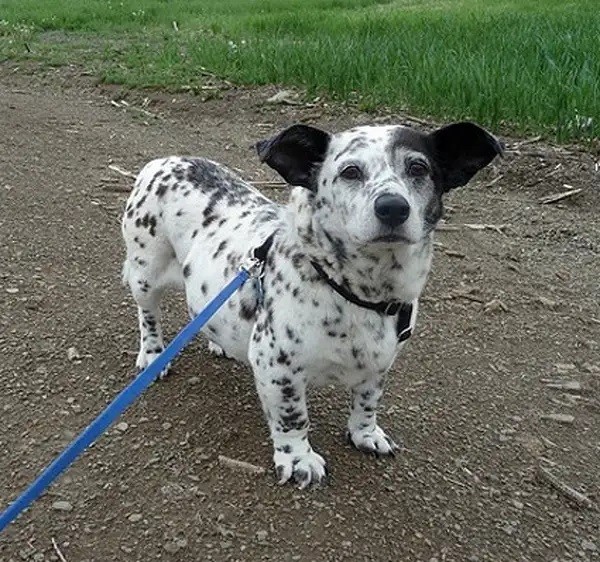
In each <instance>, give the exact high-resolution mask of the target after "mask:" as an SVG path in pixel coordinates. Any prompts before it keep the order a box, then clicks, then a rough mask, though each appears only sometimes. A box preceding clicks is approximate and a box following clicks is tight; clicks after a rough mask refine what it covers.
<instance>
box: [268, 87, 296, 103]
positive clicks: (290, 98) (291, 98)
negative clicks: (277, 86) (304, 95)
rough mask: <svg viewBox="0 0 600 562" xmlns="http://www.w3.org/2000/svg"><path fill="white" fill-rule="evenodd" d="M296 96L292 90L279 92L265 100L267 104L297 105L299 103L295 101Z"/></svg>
mask: <svg viewBox="0 0 600 562" xmlns="http://www.w3.org/2000/svg"><path fill="white" fill-rule="evenodd" d="M297 97H298V96H297V95H296V93H295V92H294V91H292V90H280V91H279V92H277V93H276V94H275V95H273V96H271V97H270V98H268V99H267V103H274V104H284V105H298V104H299V103H300V102H299V101H298V100H297Z"/></svg>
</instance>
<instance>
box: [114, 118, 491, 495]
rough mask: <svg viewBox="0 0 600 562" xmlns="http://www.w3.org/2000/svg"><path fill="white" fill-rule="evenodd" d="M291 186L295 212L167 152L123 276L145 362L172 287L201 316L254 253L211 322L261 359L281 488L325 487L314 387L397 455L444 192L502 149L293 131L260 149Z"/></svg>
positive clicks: (250, 356) (157, 344) (372, 131)
mask: <svg viewBox="0 0 600 562" xmlns="http://www.w3.org/2000/svg"><path fill="white" fill-rule="evenodd" d="M256 150H257V152H258V156H259V158H260V160H261V161H262V162H264V163H266V164H267V165H268V166H270V167H271V168H273V169H274V170H275V171H277V172H278V173H279V174H280V175H281V176H282V177H283V179H284V180H285V181H286V182H287V183H288V184H289V185H290V186H292V189H291V191H290V200H289V203H288V205H287V206H283V205H279V204H276V203H274V202H273V201H271V200H269V199H268V198H267V197H265V196H264V195H263V194H261V193H260V192H259V191H258V190H256V189H255V188H254V187H252V186H251V185H250V184H249V183H247V182H245V181H244V180H243V179H242V178H240V177H239V176H238V175H237V174H235V173H233V172H232V171H230V170H229V169H227V168H226V167H224V166H222V165H220V164H217V163H215V162H213V161H210V160H207V159H204V158H182V157H170V158H165V159H158V160H153V161H152V162H150V163H148V164H147V165H146V166H145V167H144V168H143V169H142V171H141V172H140V174H139V176H138V177H137V179H136V181H135V185H134V188H133V191H132V193H131V195H130V197H129V200H128V202H127V205H126V209H125V213H124V216H123V221H122V233H123V237H124V240H125V245H126V252H127V257H126V260H125V264H124V268H123V280H124V283H126V284H128V285H129V287H130V289H131V293H132V295H133V298H134V300H135V302H136V303H137V305H138V317H139V327H140V338H141V341H140V351H139V354H138V357H137V362H136V364H137V367H138V368H140V369H143V368H145V367H146V366H147V365H149V364H150V363H151V362H152V361H153V360H154V359H155V358H156V356H157V355H158V354H160V353H161V352H162V350H163V348H164V343H163V335H162V331H161V320H160V300H161V295H162V293H163V291H164V289H166V288H167V287H169V286H175V287H179V288H182V289H184V290H185V294H186V299H187V304H188V309H189V314H190V316H191V317H194V316H195V315H197V314H198V312H199V311H200V310H201V309H202V308H203V307H204V306H205V305H206V303H207V302H208V301H209V300H210V299H211V298H212V297H213V296H214V295H215V294H217V293H218V291H219V290H220V289H221V288H222V287H223V286H224V284H225V283H226V282H227V281H229V280H230V279H231V278H232V277H233V276H234V275H235V274H236V272H237V270H238V268H239V267H240V265H242V264H244V263H245V262H246V261H247V260H248V259H249V258H251V257H253V256H257V255H261V261H262V263H263V271H262V274H261V276H260V279H259V280H258V281H255V282H248V283H246V284H245V285H244V286H243V287H242V288H241V289H240V290H239V291H238V292H237V293H236V294H234V296H233V297H231V299H230V300H229V301H228V302H227V303H226V304H225V305H224V306H223V308H222V309H221V310H220V311H219V312H218V313H217V314H216V315H215V316H213V317H212V319H211V320H210V321H209V322H208V324H207V325H206V326H205V328H204V329H203V333H204V334H205V335H206V336H207V338H208V339H209V342H210V344H209V345H210V347H211V349H212V350H213V351H215V352H217V353H219V354H221V353H224V354H226V355H227V356H228V357H231V358H234V359H236V360H239V361H243V362H246V363H249V365H250V366H251V368H252V371H253V373H254V378H255V382H256V388H257V391H258V395H259V397H260V401H261V404H262V408H263V411H264V414H265V417H266V419H267V422H268V425H269V429H270V434H271V439H272V441H273V447H274V455H273V460H274V464H275V468H276V474H277V478H278V480H279V482H280V483H285V482H288V481H291V482H296V484H297V485H299V487H300V488H305V487H306V486H308V485H310V484H318V483H319V482H320V481H321V480H322V479H323V478H324V476H325V475H326V469H325V460H324V459H323V457H322V456H321V455H319V454H318V453H317V452H316V451H314V450H313V448H312V446H311V443H310V441H309V436H308V430H309V417H308V412H307V401H306V390H307V385H309V384H324V383H330V382H339V383H342V384H343V385H344V386H346V387H347V388H349V389H350V391H351V403H350V415H349V418H348V424H347V435H348V439H349V442H350V443H351V444H352V445H353V446H354V447H355V448H357V449H359V450H360V451H363V452H366V453H370V454H375V455H393V454H394V451H395V450H396V449H397V447H398V446H397V444H396V443H395V442H394V440H393V439H392V438H391V437H390V436H389V435H388V434H387V433H386V432H385V431H384V430H383V429H382V428H381V427H380V425H379V424H378V423H377V407H378V404H379V401H380V398H381V396H382V393H383V387H384V381H385V378H386V373H387V372H388V370H389V369H390V367H391V366H392V363H393V362H394V359H395V358H396V355H397V353H398V352H399V350H400V349H401V348H402V347H403V346H404V345H405V343H406V340H407V339H408V337H409V336H410V335H411V333H412V331H413V329H414V326H415V320H416V316H417V309H418V300H419V295H420V294H421V292H422V291H423V288H424V286H425V283H426V280H427V277H428V273H429V270H430V266H431V259H432V249H433V236H434V230H435V227H436V224H437V223H438V221H439V220H440V218H441V217H442V213H443V203H442V199H443V196H444V194H445V193H447V192H449V191H450V190H452V189H454V188H457V187H459V186H463V185H465V184H466V183H467V182H468V181H469V180H470V179H471V178H472V177H473V176H474V175H475V174H476V173H477V172H478V171H479V170H481V169H482V168H484V167H485V166H487V165H488V164H489V163H490V162H491V161H492V160H493V159H494V158H495V157H496V156H498V155H501V153H502V144H501V143H500V142H499V141H498V140H497V138H496V137H494V136H493V135H492V134H490V133H488V132H487V131H486V130H484V129H483V128H481V127H479V126H478V125H476V124H473V123H469V122H461V123H454V124H450V125H447V126H445V127H442V128H439V129H437V130H434V131H433V132H423V131H420V130H416V129H413V128H409V127H403V126H362V127H356V128H352V129H350V130H346V131H343V132H339V133H335V134H332V133H329V132H326V131H324V130H321V129H318V128H315V127H312V126H308V125H293V126H291V127H289V128H287V129H285V130H283V131H282V132H280V133H279V134H277V135H275V136H273V137H272V138H270V139H267V140H263V141H260V142H258V143H257V144H256Z"/></svg>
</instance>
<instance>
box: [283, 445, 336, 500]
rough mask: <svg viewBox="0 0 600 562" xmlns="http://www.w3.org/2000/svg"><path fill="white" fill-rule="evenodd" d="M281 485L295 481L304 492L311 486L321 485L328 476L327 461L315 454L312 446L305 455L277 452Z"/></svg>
mask: <svg viewBox="0 0 600 562" xmlns="http://www.w3.org/2000/svg"><path fill="white" fill-rule="evenodd" d="M273 461H274V462H275V470H276V472H277V478H278V479H279V484H285V483H286V482H288V481H290V480H294V481H295V482H296V483H297V484H298V486H299V488H300V489H301V490H303V489H304V488H306V487H307V486H309V485H310V484H319V483H320V482H321V480H323V478H324V477H325V475H326V474H327V470H326V468H325V459H324V458H323V457H322V456H321V455H319V454H318V453H315V452H314V451H313V450H312V448H311V447H310V445H309V446H308V450H307V451H305V452H304V453H300V454H294V453H286V452H283V450H279V451H277V450H276V451H275V454H274V455H273Z"/></svg>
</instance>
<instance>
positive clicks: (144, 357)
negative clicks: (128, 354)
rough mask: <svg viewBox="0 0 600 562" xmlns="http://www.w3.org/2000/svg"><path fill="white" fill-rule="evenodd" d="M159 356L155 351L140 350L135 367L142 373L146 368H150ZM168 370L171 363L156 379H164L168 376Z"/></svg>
mask: <svg viewBox="0 0 600 562" xmlns="http://www.w3.org/2000/svg"><path fill="white" fill-rule="evenodd" d="M159 355H160V353H157V352H155V351H151V350H145V349H140V352H139V353H138V356H137V360H136V362H135V366H136V367H137V368H138V369H139V371H143V370H144V369H145V368H146V367H148V366H150V365H151V364H152V363H153V362H154V360H155V359H156V358H157V357H158V356H159ZM170 368H171V363H168V364H167V366H166V367H165V368H164V369H163V370H162V371H161V372H160V375H159V376H158V378H159V379H164V378H165V377H166V376H167V375H168V374H169V369H170Z"/></svg>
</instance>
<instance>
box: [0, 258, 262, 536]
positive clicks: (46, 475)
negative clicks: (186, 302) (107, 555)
mask: <svg viewBox="0 0 600 562" xmlns="http://www.w3.org/2000/svg"><path fill="white" fill-rule="evenodd" d="M258 265H259V264H258V263H257V262H256V261H254V263H253V264H252V265H251V266H250V268H248V269H246V268H240V271H239V273H238V274H237V275H236V277H234V278H233V279H232V280H231V281H230V282H229V283H228V284H227V285H226V286H225V287H224V289H223V290H222V291H221V292H220V293H219V294H218V295H217V296H216V297H215V298H214V299H213V300H212V301H210V302H209V303H208V304H207V305H206V307H205V308H204V310H202V311H201V312H200V314H198V316H196V317H195V318H194V319H193V320H192V321H191V322H190V323H189V324H188V325H187V326H185V328H183V330H181V331H180V332H179V333H178V334H177V335H176V336H175V338H174V339H173V341H171V343H170V344H169V345H168V346H167V347H166V348H165V350H164V351H163V352H162V353H161V354H160V355H159V356H158V357H157V358H156V359H155V360H154V361H153V362H152V363H151V364H150V365H149V366H148V367H146V368H145V369H144V370H143V371H142V372H141V373H140V374H139V375H138V376H137V377H136V378H135V379H134V380H133V381H132V382H131V383H130V384H129V385H128V386H126V387H125V388H124V389H123V390H122V391H121V392H120V393H119V395H118V396H117V397H116V398H115V399H114V400H113V401H112V402H111V403H110V404H109V405H108V406H107V407H106V408H105V409H104V411H103V412H102V413H101V414H100V415H99V416H98V417H97V418H96V419H95V420H94V421H93V422H92V423H91V424H90V425H88V426H87V427H86V428H85V429H84V430H83V431H82V432H81V433H80V434H79V435H78V436H77V437H76V438H75V439H74V440H73V441H72V442H71V444H70V445H69V446H68V447H67V448H66V449H65V450H64V451H63V452H62V453H61V454H60V455H59V456H58V457H56V459H54V461H52V463H50V464H49V465H48V466H47V467H46V468H45V469H44V471H43V472H42V473H41V474H40V475H39V476H38V477H37V478H36V479H35V480H34V481H33V483H32V484H31V485H30V486H29V488H27V490H25V491H24V492H23V493H22V494H21V495H20V496H19V497H18V498H17V499H16V500H15V501H14V502H13V503H12V504H11V505H10V506H9V507H8V508H7V509H6V510H5V511H4V512H3V513H2V515H0V533H1V532H2V531H3V530H4V529H5V528H6V527H7V526H8V525H9V524H10V523H11V522H12V521H14V520H15V519H16V518H17V517H18V516H19V514H20V513H21V512H22V511H24V510H25V509H27V508H28V507H29V505H31V503H33V502H34V501H35V500H36V499H37V498H39V497H40V495H41V494H42V492H43V491H44V490H45V489H46V488H47V487H48V486H49V485H50V484H51V483H52V482H53V481H54V480H55V479H56V478H57V477H58V476H59V475H60V473H61V472H63V471H64V470H65V469H66V468H68V467H69V466H70V465H71V464H72V463H73V461H75V459H76V458H77V457H78V456H79V455H80V454H81V453H83V451H84V450H85V449H86V448H87V447H89V445H90V444H91V443H93V442H94V441H96V439H98V437H100V435H102V433H104V431H105V430H106V429H107V428H108V427H109V426H110V425H111V424H112V423H113V422H114V421H115V420H116V419H117V418H118V417H119V416H120V415H121V414H122V413H123V412H124V411H125V410H126V409H127V408H128V407H129V406H130V405H131V404H132V403H133V402H134V401H135V400H136V399H137V398H138V397H139V396H140V395H141V394H142V392H144V390H146V389H147V388H148V387H149V386H150V385H151V384H152V383H153V382H154V381H155V380H156V378H157V377H158V376H159V375H160V373H161V372H162V371H163V370H164V369H165V367H166V366H167V365H168V364H169V363H170V362H171V361H172V360H173V359H174V358H175V357H176V355H177V354H178V353H179V352H180V351H181V350H182V349H183V348H184V347H185V346H186V345H187V344H188V343H189V342H190V341H191V340H192V339H193V338H194V336H196V334H197V333H198V332H199V331H200V330H201V329H202V327H203V326H204V324H206V322H208V321H209V320H210V318H211V317H212V316H213V315H214V314H215V313H216V312H217V310H219V308H221V306H223V304H224V303H225V302H226V301H227V300H228V299H229V298H230V297H231V295H233V293H235V292H236V291H237V290H238V289H239V288H240V287H241V286H242V285H243V284H244V283H245V282H246V281H247V280H248V278H249V277H250V276H251V275H255V273H254V272H253V271H252V269H254V268H256V267H257V266H258Z"/></svg>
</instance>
